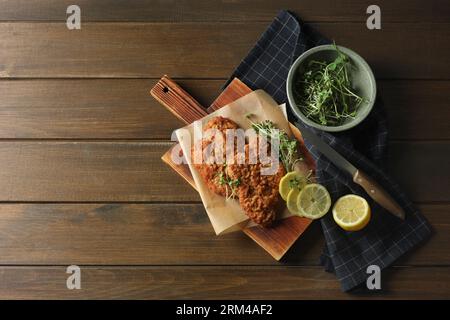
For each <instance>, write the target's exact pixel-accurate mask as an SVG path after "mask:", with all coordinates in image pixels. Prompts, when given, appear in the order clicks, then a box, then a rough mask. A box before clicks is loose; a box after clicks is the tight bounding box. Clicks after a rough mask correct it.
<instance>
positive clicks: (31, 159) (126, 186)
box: [0, 141, 450, 202]
mask: <svg viewBox="0 0 450 320" xmlns="http://www.w3.org/2000/svg"><path fill="white" fill-rule="evenodd" d="M170 146H171V143H170V142H154V141H148V142H144V141H139V142H136V141H95V142H92V141H3V142H2V143H0V199H1V200H2V201H9V202H11V201H16V202H17V201H33V202H36V201H37V202H43V201H63V202H68V201H69V202H70V201H82V202H86V201H87V202H92V201H94V202H95V201H111V202H126V201H133V202H139V201H171V202H172V201H175V202H183V201H198V200H199V199H200V197H199V196H198V194H197V193H196V192H195V191H194V190H192V188H191V187H190V186H189V185H188V183H186V182H184V181H183V180H182V179H180V178H179V177H178V175H177V174H175V173H174V172H172V170H171V169H170V168H169V167H168V166H167V165H166V164H164V163H163V162H162V161H161V159H160V158H161V155H162V154H163V153H165V151H166V150H167V149H168V148H169V147H170ZM390 150H391V151H390V159H389V163H388V165H389V171H390V172H391V173H392V175H393V176H394V177H395V178H397V180H398V181H399V182H400V183H401V185H403V186H404V188H405V190H406V191H407V192H408V194H410V195H411V197H412V199H413V200H414V201H416V202H434V201H446V200H447V199H449V196H450V185H449V183H450V182H449V181H450V180H448V179H442V176H447V175H450V172H449V171H450V168H449V167H448V166H446V164H447V161H448V159H449V157H450V142H442V141H435V142H406V141H405V142H403V141H402V142H393V143H392V144H391V145H390ZM437 164H440V166H438V165H437ZM424 168H426V170H425V169H424ZM436 186H439V188H437V187H436Z"/></svg>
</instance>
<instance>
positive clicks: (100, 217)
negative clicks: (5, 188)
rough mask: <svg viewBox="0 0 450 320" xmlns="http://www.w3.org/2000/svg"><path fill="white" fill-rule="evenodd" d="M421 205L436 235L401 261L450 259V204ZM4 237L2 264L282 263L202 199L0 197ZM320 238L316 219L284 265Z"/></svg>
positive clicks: (310, 250) (312, 259) (306, 261)
mask: <svg viewBox="0 0 450 320" xmlns="http://www.w3.org/2000/svg"><path fill="white" fill-rule="evenodd" d="M419 209H420V210H421V211H422V212H423V213H424V214H425V215H426V217H427V218H428V220H429V221H430V223H431V224H432V226H433V228H434V233H435V235H434V236H433V237H432V238H431V239H430V240H429V241H428V242H427V243H426V244H425V245H423V246H421V247H419V248H418V250H416V251H415V252H414V254H410V255H407V256H405V257H404V258H403V259H401V260H399V261H397V262H396V265H401V266H407V265H421V266H433V265H439V266H445V265H448V264H450V248H449V246H448V245H447V243H448V242H449V241H450V217H449V215H448V211H449V210H450V205H440V204H424V205H419ZM12 230H13V231H14V232H11V231H12ZM0 241H1V244H2V247H1V250H2V255H1V256H0V265H27V264H30V265H48V264H55V265H70V264H79V265H123V264H126V265H274V266H278V265H280V263H279V262H276V261H274V259H273V258H272V257H271V256H269V255H268V254H267V253H266V252H265V251H264V250H262V249H261V248H259V247H258V245H257V244H255V243H254V242H253V241H252V240H250V239H249V238H248V237H246V236H245V235H244V234H242V233H239V232H237V233H232V234H228V235H224V236H220V237H217V236H215V234H214V231H213V229H212V226H211V224H210V222H209V219H208V217H207V215H206V212H205V210H204V208H203V206H202V204H201V203H192V204H185V203H183V204H173V203H157V204H154V203H144V204H128V203H125V204H121V203H116V204H111V203H96V204H80V203H69V204H54V203H49V204H45V203H38V204H2V205H1V206H0ZM323 244H324V241H323V237H322V235H321V232H320V225H319V223H317V222H315V223H313V224H312V226H310V228H309V229H308V230H307V231H306V232H305V234H304V235H303V236H302V237H301V238H300V239H299V241H297V242H296V243H295V244H294V246H293V247H292V248H291V250H290V251H289V252H288V253H287V254H286V255H285V257H284V258H283V259H282V260H281V265H307V266H317V265H318V262H319V261H318V257H319V255H320V253H321V252H322V249H323ZM242 252H245V253H246V254H241V253H242Z"/></svg>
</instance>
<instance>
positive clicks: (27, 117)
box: [0, 79, 450, 140]
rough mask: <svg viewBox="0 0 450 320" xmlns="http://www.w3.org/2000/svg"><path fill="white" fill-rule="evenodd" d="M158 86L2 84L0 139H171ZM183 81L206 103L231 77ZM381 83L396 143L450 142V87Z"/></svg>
mask: <svg viewBox="0 0 450 320" xmlns="http://www.w3.org/2000/svg"><path fill="white" fill-rule="evenodd" d="M156 81H157V80H153V79H90V80H85V79H83V80H80V79H77V80H74V79H64V80H63V81H61V80H59V79H58V80H54V79H50V80H49V79H46V80H14V81H8V80H0V96H1V99H0V139H15V138H18V139H83V140H85V139H152V140H154V139H157V140H167V139H169V138H170V136H171V134H172V132H173V130H174V129H177V128H179V127H180V126H181V125H182V122H181V121H179V120H178V119H176V118H175V117H173V116H172V114H170V112H168V111H167V110H166V109H165V108H161V105H160V104H159V103H158V102H157V101H156V100H154V99H152V98H151V97H149V96H148V90H149V88H152V87H153V86H154V85H155V83H156ZM176 81H177V83H179V84H180V85H181V86H182V87H183V88H185V89H186V91H188V92H189V93H190V94H192V95H193V96H194V97H195V98H196V99H197V100H198V101H199V102H200V104H202V105H205V106H207V105H210V104H211V102H213V100H214V99H215V98H216V97H217V96H218V95H219V93H220V89H221V87H222V86H223V85H224V84H225V81H226V80H225V79H220V80H198V79H177V80H176ZM377 86H378V91H379V94H380V96H381V98H382V99H383V101H384V103H385V105H386V106H387V107H388V110H389V112H388V117H389V123H391V124H395V125H391V126H390V132H389V138H390V139H394V140H397V139H401V140H431V139H433V140H444V139H447V140H448V139H450V130H448V119H447V117H445V116H443V115H444V114H442V112H445V110H447V107H448V102H449V101H448V92H450V82H448V81H429V80H426V81H424V80H416V81H408V80H385V81H378V82H377ZM17 97H21V99H17ZM405 115H407V116H405Z"/></svg>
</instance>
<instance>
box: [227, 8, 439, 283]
mask: <svg viewBox="0 0 450 320" xmlns="http://www.w3.org/2000/svg"><path fill="white" fill-rule="evenodd" d="M326 43H329V41H328V40H327V39H325V38H324V37H322V36H321V35H319V34H317V33H316V32H314V31H313V30H310V29H309V28H308V26H306V25H303V24H301V23H300V22H299V20H298V19H297V18H296V17H294V16H293V15H292V14H290V13H289V12H287V11H282V12H280V13H279V14H278V16H277V17H276V18H275V20H274V21H273V22H272V24H271V25H270V26H269V27H268V29H267V30H266V31H265V32H264V34H263V35H262V36H261V38H260V39H259V40H258V42H257V44H256V45H255V47H254V48H253V49H252V50H251V51H250V53H249V54H248V55H247V57H245V58H244V60H243V61H242V62H241V64H240V65H239V66H238V67H237V69H236V70H235V71H234V73H233V75H232V77H231V78H230V80H231V79H233V78H234V77H237V78H239V79H241V80H242V81H243V82H245V83H246V84H247V85H248V86H249V87H251V88H252V89H264V90H265V91H266V92H268V93H269V94H270V95H272V97H273V98H274V99H275V100H276V101H277V102H278V103H284V102H287V97H286V90H285V86H286V78H287V74H288V71H289V67H290V66H291V64H292V63H293V61H294V60H295V59H296V58H297V57H298V56H299V55H300V54H301V53H303V52H304V51H305V50H307V49H309V48H311V47H313V46H316V45H320V44H326ZM343 45H345V43H343ZM290 117H291V119H292V115H290ZM300 129H301V128H300ZM315 132H316V133H317V134H318V135H321V136H322V139H323V140H324V141H326V142H327V143H329V144H330V145H331V146H332V147H333V148H334V149H336V150H337V151H338V152H339V153H341V154H342V155H344V156H345V157H346V158H347V159H348V160H349V161H350V162H351V163H353V164H354V165H355V166H356V167H357V168H359V169H361V170H362V171H364V172H366V173H367V174H369V175H370V176H371V177H373V178H374V179H376V180H377V181H378V182H379V183H380V184H381V185H382V186H383V187H384V188H385V189H386V190H387V191H388V192H389V193H390V194H391V195H393V196H394V197H395V198H396V200H397V201H398V203H399V204H400V205H401V206H402V207H403V209H404V210H405V212H406V220H405V221H400V220H399V219H397V218H395V217H394V216H393V215H391V214H389V213H387V212H386V211H385V210H384V209H383V208H381V207H380V206H379V205H377V204H376V203H374V202H373V201H372V200H371V199H370V198H369V197H368V196H367V195H366V194H365V192H364V191H363V190H362V188H361V187H359V186H358V185H356V184H355V183H353V181H352V178H351V177H350V176H349V175H348V174H347V173H345V172H342V171H341V170H339V169H338V168H337V167H335V166H334V165H333V164H332V163H330V162H329V161H328V159H326V158H325V157H323V156H322V155H321V154H320V153H319V152H318V151H317V150H316V149H315V147H314V146H313V145H309V144H308V141H305V142H306V144H307V147H308V149H309V150H310V152H311V153H312V155H313V156H314V158H315V160H316V162H317V172H316V174H317V179H318V181H319V182H320V183H321V184H323V185H325V186H326V187H327V189H328V190H329V191H330V194H331V197H332V199H333V201H335V200H336V199H337V198H339V197H340V196H342V195H344V194H348V193H354V194H359V195H361V196H363V197H365V198H366V199H367V200H368V201H369V204H370V206H371V208H372V212H373V214H372V219H371V221H370V223H369V225H368V226H367V227H366V228H364V229H363V230H362V231H358V232H346V231H344V230H342V229H341V228H340V227H338V226H337V225H336V223H335V222H334V221H333V217H332V215H331V214H328V215H326V216H325V217H324V218H323V219H321V223H322V229H323V233H324V236H325V240H326V246H325V248H324V252H323V254H322V257H321V263H322V265H323V266H325V268H326V270H327V271H331V272H334V273H335V274H336V276H337V277H338V279H339V280H340V281H341V284H342V289H343V290H344V291H348V290H351V289H353V288H355V287H358V286H359V285H361V284H365V282H366V279H367V277H368V274H367V273H366V270H367V267H368V266H369V265H378V266H379V267H380V268H381V269H383V268H385V267H387V266H388V265H390V264H392V263H393V262H394V261H395V260H396V259H398V258H399V257H400V256H402V255H403V254H405V253H406V252H408V251H409V250H411V249H412V248H413V247H414V246H416V245H417V244H419V243H420V242H422V241H423V240H424V239H426V238H427V237H428V236H429V235H430V233H431V228H430V226H429V224H428V222H427V221H426V220H425V218H424V217H423V216H422V215H421V214H420V213H419V212H418V211H417V209H416V208H415V207H414V206H413V204H412V202H411V201H410V200H409V199H408V198H407V196H406V195H405V194H404V193H403V191H402V190H401V188H400V187H399V186H398V185H397V183H395V182H394V181H393V180H392V179H391V178H390V177H389V176H388V175H387V174H386V172H385V171H384V165H383V162H384V158H385V155H386V149H387V133H388V131H387V124H386V116H385V113H384V107H383V105H382V103H381V101H377V103H376V105H375V107H374V109H373V111H372V112H371V114H370V115H369V117H368V118H367V119H366V120H364V122H363V123H362V124H360V125H358V126H357V127H355V128H353V129H351V130H349V131H346V132H343V133H336V134H331V133H325V132H318V131H317V130H316V131H315Z"/></svg>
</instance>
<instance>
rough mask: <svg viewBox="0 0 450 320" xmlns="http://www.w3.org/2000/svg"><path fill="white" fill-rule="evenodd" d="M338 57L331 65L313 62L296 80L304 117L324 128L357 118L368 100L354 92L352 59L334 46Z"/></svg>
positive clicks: (297, 93)
mask: <svg viewBox="0 0 450 320" xmlns="http://www.w3.org/2000/svg"><path fill="white" fill-rule="evenodd" d="M334 48H335V49H336V52H337V53H338V56H337V57H336V59H335V60H334V61H332V62H330V63H327V62H324V61H317V60H311V61H309V63H308V69H307V71H306V72H305V73H304V74H302V77H297V78H296V81H295V90H294V95H295V100H296V101H297V102H298V107H299V108H300V110H301V111H302V112H303V114H304V115H305V116H306V117H307V118H309V119H311V120H312V121H314V122H316V123H319V124H321V125H324V126H339V125H342V124H343V123H344V122H345V121H346V120H347V119H348V118H354V117H355V116H356V113H357V111H358V108H359V106H360V105H361V103H363V102H364V101H365V99H364V98H362V97H360V96H359V95H357V94H356V93H355V92H354V89H353V87H352V82H351V79H350V76H349V69H350V68H351V66H352V65H351V63H350V59H349V58H348V56H347V55H345V54H344V53H342V52H341V51H339V49H338V48H337V46H336V45H334Z"/></svg>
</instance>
